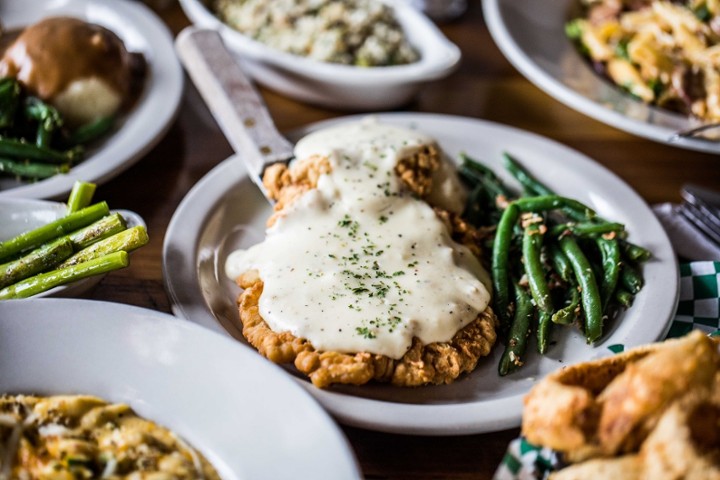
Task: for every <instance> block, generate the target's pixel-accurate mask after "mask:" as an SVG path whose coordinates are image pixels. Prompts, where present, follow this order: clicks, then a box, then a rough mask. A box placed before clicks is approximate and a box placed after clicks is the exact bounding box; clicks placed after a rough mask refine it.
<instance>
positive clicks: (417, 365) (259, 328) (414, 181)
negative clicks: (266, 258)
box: [237, 144, 498, 387]
mask: <svg viewBox="0 0 720 480" xmlns="http://www.w3.org/2000/svg"><path fill="white" fill-rule="evenodd" d="M440 161H441V159H440V152H439V150H438V148H437V146H436V145H434V144H429V145H423V146H421V147H420V148H418V149H417V150H416V151H414V152H413V153H412V154H411V155H408V156H406V157H403V158H400V159H399V160H398V163H397V165H396V167H395V173H396V175H398V177H399V178H400V179H401V181H402V182H403V185H404V187H405V188H407V189H408V190H410V191H411V192H412V193H413V194H414V195H416V196H418V197H420V198H424V197H426V196H427V195H429V194H430V192H431V190H432V185H433V172H435V171H436V170H437V169H438V168H439V166H440ZM330 171H331V165H330V161H329V159H328V158H327V157H325V156H321V155H313V156H310V157H308V158H304V159H300V160H298V161H296V162H294V163H293V165H292V167H288V166H287V165H285V164H275V165H272V166H270V167H268V168H267V169H266V171H265V174H264V176H263V185H264V186H265V188H266V190H267V192H268V194H269V195H270V197H271V198H272V199H274V200H275V201H276V204H275V207H274V210H275V212H274V213H273V215H272V216H271V217H270V219H269V220H268V222H267V224H268V226H270V225H272V224H273V223H274V222H275V221H276V220H277V218H278V217H279V216H281V215H283V210H284V209H285V208H287V207H288V205H290V204H291V203H292V202H294V201H295V200H296V199H298V198H299V197H300V196H301V195H302V194H304V193H305V192H307V191H309V190H311V189H313V188H316V187H317V182H318V180H319V178H320V176H321V175H323V174H326V173H329V172H330ZM435 212H436V214H437V216H438V217H439V218H440V219H441V220H442V221H443V222H444V223H445V225H446V226H447V228H448V231H450V232H451V233H452V236H453V239H454V240H455V241H457V242H458V243H461V244H463V245H465V246H467V247H468V248H469V249H470V251H471V252H472V253H473V254H474V255H476V256H477V257H478V258H482V255H481V254H482V252H481V249H480V244H481V241H482V237H483V236H484V235H487V234H488V233H487V232H481V231H478V230H476V229H475V228H473V227H472V226H471V225H469V224H468V223H466V222H465V221H464V220H462V219H461V218H460V216H459V215H458V214H455V213H451V212H448V211H445V210H443V209H440V208H435ZM237 283H238V285H239V286H240V287H241V288H243V289H244V291H243V292H242V293H241V295H240V296H239V297H238V307H239V310H240V319H241V320H242V323H243V335H244V336H245V338H246V339H247V340H248V342H250V344H251V345H253V346H254V347H255V348H256V349H257V350H258V351H259V352H260V353H261V354H262V355H263V356H265V357H267V358H268V359H270V360H271V361H273V362H275V363H279V364H285V363H294V365H295V367H296V368H297V369H298V370H299V371H300V372H303V373H305V374H306V375H308V377H309V378H310V380H311V381H312V383H313V384H314V385H316V386H318V387H327V386H329V385H331V384H333V383H343V384H352V385H361V384H364V383H367V382H369V381H380V382H390V383H392V384H394V385H397V386H420V385H426V384H443V383H450V382H452V381H453V380H455V379H456V378H457V377H459V376H460V375H462V374H463V373H466V372H470V371H472V370H473V369H474V368H475V366H476V365H477V362H478V359H479V358H481V357H483V356H487V355H488V354H489V353H490V350H491V348H492V346H493V345H494V344H495V341H496V339H497V334H496V328H497V325H498V320H497V317H496V316H495V314H494V312H493V311H492V309H491V308H490V307H488V308H487V309H486V310H485V311H484V312H482V313H480V314H479V315H478V317H477V319H475V320H474V321H473V322H471V323H470V324H468V325H467V326H465V327H464V328H463V329H462V330H460V331H459V332H457V334H456V335H455V336H454V337H453V339H452V340H451V341H449V342H442V343H433V344H430V345H423V344H422V342H421V341H420V340H419V339H417V338H415V339H413V343H412V345H411V347H410V349H409V350H408V351H407V352H406V353H405V355H404V356H403V357H402V358H401V359H399V360H395V359H392V358H390V357H387V356H384V355H377V354H372V353H368V352H357V353H353V354H348V353H341V352H332V351H317V350H316V349H315V348H314V347H313V346H312V345H311V344H310V342H308V341H307V340H306V339H302V338H297V337H295V336H293V335H292V334H291V333H289V332H274V331H273V330H272V329H271V328H270V327H269V325H268V324H267V323H266V322H265V320H264V319H263V318H262V316H261V315H260V313H259V310H258V303H259V299H260V295H261V293H262V290H263V282H262V280H261V279H260V278H259V276H258V275H257V272H254V271H251V272H246V273H245V274H243V275H241V276H240V277H239V278H238V279H237Z"/></svg>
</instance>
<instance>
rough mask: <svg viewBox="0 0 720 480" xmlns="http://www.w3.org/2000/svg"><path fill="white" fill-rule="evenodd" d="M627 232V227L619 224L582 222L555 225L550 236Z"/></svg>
mask: <svg viewBox="0 0 720 480" xmlns="http://www.w3.org/2000/svg"><path fill="white" fill-rule="evenodd" d="M624 231H625V225H623V224H622V223H617V222H603V223H596V222H582V223H573V222H571V223H560V224H558V225H553V227H552V228H551V229H550V235H552V236H558V235H562V234H564V233H566V232H570V233H574V234H575V235H586V236H589V235H602V234H604V233H613V232H614V233H619V232H624Z"/></svg>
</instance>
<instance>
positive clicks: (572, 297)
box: [552, 282, 580, 325]
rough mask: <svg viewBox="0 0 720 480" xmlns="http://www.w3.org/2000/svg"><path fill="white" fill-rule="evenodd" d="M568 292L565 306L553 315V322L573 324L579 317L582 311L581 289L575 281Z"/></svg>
mask: <svg viewBox="0 0 720 480" xmlns="http://www.w3.org/2000/svg"><path fill="white" fill-rule="evenodd" d="M567 293H568V295H569V296H568V298H567V299H566V300H565V306H564V307H563V308H561V309H559V310H557V311H556V312H555V313H553V315H552V321H553V323H558V324H561V325H571V324H573V323H575V321H576V320H577V318H578V315H579V313H580V290H579V289H578V286H577V284H576V283H575V282H572V283H571V284H570V285H569V286H568V288H567Z"/></svg>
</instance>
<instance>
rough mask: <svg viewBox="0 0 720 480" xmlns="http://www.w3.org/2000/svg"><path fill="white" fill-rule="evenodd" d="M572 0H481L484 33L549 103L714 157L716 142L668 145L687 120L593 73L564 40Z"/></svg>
mask: <svg viewBox="0 0 720 480" xmlns="http://www.w3.org/2000/svg"><path fill="white" fill-rule="evenodd" d="M574 2H575V0H553V1H546V2H538V1H536V0H484V1H483V2H482V3H483V11H484V16H485V21H486V22H487V26H488V29H489V30H490V33H491V34H492V37H493V39H494V40H495V43H496V44H497V45H498V47H499V48H500V50H501V51H502V52H503V53H504V54H505V56H506V57H507V58H508V60H510V62H511V63H512V64H513V65H514V66H515V68H517V69H518V70H519V71H520V73H522V74H523V75H524V76H525V77H527V78H528V79H529V80H530V81H531V82H533V83H534V84H535V85H537V86H538V87H539V88H540V89H542V90H544V91H545V92H546V93H548V94H549V95H551V96H553V97H554V98H555V99H557V100H559V101H560V102H562V103H564V104H565V105H567V106H568V107H570V108H573V109H575V110H577V111H579V112H581V113H583V114H585V115H587V116H589V117H592V118H594V119H596V120H599V121H601V122H604V123H606V124H608V125H611V126H613V127H615V128H618V129H620V130H624V131H626V132H629V133H632V134H635V135H638V136H641V137H644V138H648V139H651V140H655V141H657V142H660V143H667V144H670V145H675V146H678V147H682V148H687V149H690V150H698V151H702V152H710V153H719V152H720V143H718V142H711V141H707V140H702V139H682V140H677V141H671V140H670V138H671V137H672V136H673V134H674V133H675V132H677V131H678V130H684V129H687V128H690V127H693V126H697V122H696V121H693V120H691V119H690V118H688V117H686V116H684V115H680V114H677V113H672V112H669V111H667V110H663V109H659V108H655V107H651V106H648V105H646V104H644V103H642V102H641V101H639V100H636V99H634V98H633V97H631V96H630V95H628V94H627V93H624V92H623V91H621V90H620V89H619V88H618V87H616V86H614V85H613V84H611V83H610V82H609V81H607V80H604V79H603V78H601V77H600V76H599V75H598V74H597V73H595V72H594V71H593V70H592V68H591V67H590V66H589V65H588V63H587V62H586V61H585V60H584V59H583V58H582V57H581V56H580V55H579V54H578V52H577V50H576V49H575V47H574V46H573V45H572V43H571V42H570V41H569V40H568V39H567V37H566V36H565V23H566V22H567V21H568V19H569V18H570V17H569V12H570V9H571V7H572V5H573V4H574Z"/></svg>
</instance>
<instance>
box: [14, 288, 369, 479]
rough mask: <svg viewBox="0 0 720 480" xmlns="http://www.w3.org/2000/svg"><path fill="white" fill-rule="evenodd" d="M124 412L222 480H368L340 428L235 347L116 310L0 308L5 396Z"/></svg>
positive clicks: (92, 305)
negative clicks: (82, 402) (159, 429)
mask: <svg viewBox="0 0 720 480" xmlns="http://www.w3.org/2000/svg"><path fill="white" fill-rule="evenodd" d="M2 393H11V394H36V395H60V394H68V395H71V394H75V395H79V394H86V395H95V396H98V397H100V398H103V399H105V400H107V401H109V402H119V403H126V404H128V405H129V406H130V407H131V408H132V409H133V410H135V412H137V414H138V415H141V416H143V417H145V418H147V419H149V420H152V421H154V422H157V423H158V424H160V425H163V426H165V427H167V428H169V429H171V430H172V431H173V432H175V433H177V434H178V435H180V436H181V437H182V438H183V439H185V440H187V441H188V442H189V443H190V444H191V445H192V446H193V447H195V448H197V449H198V450H199V451H200V452H202V453H203V455H205V457H206V458H207V459H208V461H210V463H211V464H212V465H213V466H214V467H215V468H216V470H217V471H218V473H219V474H220V477H221V478H223V479H224V480H242V479H265V478H267V479H273V480H284V479H288V480H289V479H305V478H307V479H326V478H327V479H337V480H358V479H360V478H361V475H360V472H359V469H358V466H357V462H356V461H355V457H354V455H353V452H352V450H351V449H350V446H349V444H348V442H347V440H346V439H345V437H344V436H343V434H342V432H341V431H340V429H339V428H338V427H337V425H336V424H335V423H334V422H333V421H332V419H331V418H330V417H329V416H328V415H327V413H325V411H324V410H323V409H322V408H320V406H319V405H318V404H317V403H316V402H315V401H313V399H312V398H311V397H310V395H308V394H307V392H305V391H304V390H303V389H302V388H301V387H300V386H299V385H297V384H295V382H293V381H292V380H290V379H289V378H288V377H287V375H285V374H284V372H283V371H282V370H280V369H279V368H277V367H275V366H274V365H271V364H270V363H268V362H266V361H265V360H264V359H263V358H261V357H260V356H259V355H257V354H255V353H254V352H252V351H250V350H248V349H245V348H242V347H239V346H238V345H237V342H234V341H233V340H232V339H229V338H224V337H223V336H222V335H218V334H216V333H213V332H210V331H209V330H207V329H205V328H202V327H199V326H197V325H193V324H191V323H190V322H182V321H178V320H177V319H176V318H174V317H173V316H171V315H167V314H164V313H160V312H156V311H153V310H148V309H144V308H139V307H134V306H129V305H123V304H119V303H109V302H98V301H91V300H78V299H57V298H41V299H30V300H27V301H22V302H0V394H2Z"/></svg>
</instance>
